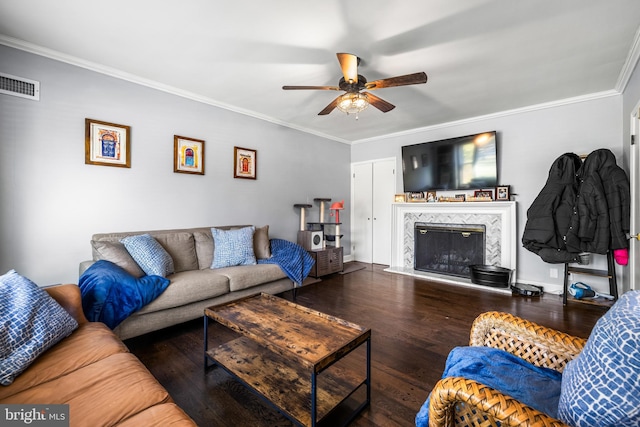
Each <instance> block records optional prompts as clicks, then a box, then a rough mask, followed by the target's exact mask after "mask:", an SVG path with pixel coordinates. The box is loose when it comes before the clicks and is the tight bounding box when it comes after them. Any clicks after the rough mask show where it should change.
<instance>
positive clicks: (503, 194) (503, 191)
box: [496, 185, 511, 202]
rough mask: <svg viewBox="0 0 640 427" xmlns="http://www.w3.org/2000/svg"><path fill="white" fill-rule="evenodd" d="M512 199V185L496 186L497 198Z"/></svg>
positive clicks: (505, 200) (503, 200) (499, 199)
mask: <svg viewBox="0 0 640 427" xmlns="http://www.w3.org/2000/svg"><path fill="white" fill-rule="evenodd" d="M510 199H511V186H509V185H500V186H498V187H496V200H498V201H502V202H508V201H509V200H510Z"/></svg>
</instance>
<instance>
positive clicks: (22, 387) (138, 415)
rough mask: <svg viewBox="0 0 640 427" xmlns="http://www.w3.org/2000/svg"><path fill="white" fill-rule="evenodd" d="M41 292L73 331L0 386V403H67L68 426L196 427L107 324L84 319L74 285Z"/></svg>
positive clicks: (78, 292)
mask: <svg viewBox="0 0 640 427" xmlns="http://www.w3.org/2000/svg"><path fill="white" fill-rule="evenodd" d="M46 290H47V292H49V294H50V295H51V296H52V297H53V298H54V299H55V300H56V301H58V303H59V304H60V305H61V306H62V307H64V308H65V309H66V310H67V311H68V312H69V313H70V314H71V315H72V316H73V317H74V318H75V319H76V320H77V321H78V325H79V326H78V329H76V330H75V331H74V332H73V333H72V334H71V335H70V336H68V337H67V338H65V339H63V340H62V341H60V342H59V343H57V344H56V345H54V346H53V347H51V348H50V349H49V350H47V351H46V352H44V353H43V354H42V355H40V357H38V359H36V360H35V362H33V363H32V364H31V365H30V366H29V368H27V370H25V371H24V372H23V373H22V374H20V375H19V376H18V377H17V378H16V379H15V380H14V382H13V383H12V384H11V385H9V386H5V387H0V403H2V404H22V403H26V404H68V405H69V423H70V425H71V426H90V427H96V426H116V425H117V426H132V427H133V426H136V427H137V426H169V425H170V426H195V425H196V424H195V423H194V422H193V420H191V418H189V416H188V415H187V414H186V413H185V412H184V411H183V410H182V409H180V407H178V406H177V405H176V404H175V403H174V402H173V400H172V399H171V396H169V393H168V392H167V391H166V390H165V389H164V388H163V387H162V386H161V385H160V383H159V382H158V381H157V380H156V379H155V378H154V377H153V375H151V373H150V372H149V371H148V370H147V368H145V366H144V365H143V364H142V362H140V360H138V358H136V357H135V356H134V355H133V354H131V353H129V350H128V349H127V347H126V346H125V345H124V343H123V342H122V341H120V339H119V338H118V337H116V335H114V333H113V332H112V331H111V330H110V329H109V328H107V327H106V326H105V325H104V324H102V323H97V322H88V321H87V319H86V318H85V317H84V314H83V312H82V302H81V297H80V289H79V288H78V287H77V286H76V285H58V286H52V287H49V288H46Z"/></svg>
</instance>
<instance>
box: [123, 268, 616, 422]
mask: <svg viewBox="0 0 640 427" xmlns="http://www.w3.org/2000/svg"><path fill="white" fill-rule="evenodd" d="M282 296H283V297H285V298H287V299H291V298H292V292H290V291H289V292H285V293H284V294H282ZM296 302H297V303H299V304H302V305H305V306H308V307H311V308H313V309H316V310H319V311H322V312H325V313H328V314H332V315H334V316H338V317H341V318H344V319H346V320H349V321H351V322H354V323H357V324H360V325H362V326H366V327H369V328H371V331H372V351H371V353H372V362H371V366H372V392H371V405H370V406H369V407H368V408H366V409H365V410H364V411H363V412H362V413H361V414H360V416H358V417H357V418H356V419H355V421H353V423H352V424H351V425H353V426H412V425H414V417H415V414H416V413H417V411H418V409H419V408H420V406H421V405H422V403H423V401H424V400H425V398H426V397H427V395H428V394H429V391H430V390H431V388H432V387H433V385H434V384H435V383H436V381H437V380H438V379H439V378H440V375H441V373H442V370H443V368H444V363H445V360H446V357H447V355H448V353H449V351H450V350H451V349H452V348H453V347H454V346H461V345H466V344H468V340H469V327H470V326H471V323H472V322H473V319H474V318H475V317H476V316H477V315H478V314H480V313H482V312H485V311H491V310H498V311H505V312H509V313H513V314H515V315H518V316H521V317H524V318H526V319H529V320H531V321H534V322H537V323H539V324H542V325H545V326H549V327H552V328H555V329H559V330H562V331H565V332H567V333H570V334H573V335H577V336H582V337H587V336H588V335H589V333H590V331H591V329H592V328H593V326H594V324H595V322H596V321H597V320H598V319H599V318H600V317H601V316H602V315H603V314H604V309H603V308H601V307H597V306H592V305H586V304H576V303H574V304H570V305H568V306H567V307H563V306H562V298H561V297H560V296H557V295H550V294H545V295H543V296H542V297H534V298H528V297H518V296H511V295H504V294H500V293H496V292H491V291H484V290H477V289H473V288H469V287H463V286H454V285H444V284H438V283H433V282H429V281H426V280H422V279H416V278H413V277H410V276H404V275H399V274H393V273H387V272H385V271H384V266H380V265H373V266H372V265H369V264H366V265H365V269H363V270H359V271H355V272H353V273H349V274H345V275H341V274H334V275H331V276H328V277H325V278H323V280H322V281H321V282H319V283H317V284H313V285H309V286H306V287H304V288H301V289H299V290H298V294H297V300H296ZM126 344H127V346H128V347H129V349H130V350H131V352H132V353H134V354H135V355H136V356H138V357H139V358H140V359H141V360H142V362H143V363H144V364H145V365H146V366H147V367H148V368H149V370H150V371H151V372H152V373H153V374H154V375H155V377H156V378H157V379H158V380H159V381H160V383H162V385H163V386H164V387H165V388H166V389H167V390H168V391H169V393H170V394H171V396H172V397H173V399H174V400H175V401H176V402H177V403H178V405H180V406H181V407H182V408H183V409H184V410H185V411H186V412H187V413H188V414H189V415H190V416H191V417H192V418H193V419H194V420H195V421H196V423H198V425H200V426H234V427H235V426H290V425H292V424H291V422H289V421H288V420H287V419H286V418H285V417H283V416H282V415H280V414H279V413H278V412H277V411H275V410H274V409H272V408H271V407H270V406H269V405H267V404H265V403H264V402H263V401H262V400H261V399H260V398H258V397H256V396H255V395H254V394H253V393H251V392H249V391H248V390H246V389H245V387H244V386H242V385H241V384H240V383H238V382H237V381H235V380H233V379H232V378H231V377H230V376H229V375H228V374H227V373H225V372H224V371H223V370H221V369H213V370H210V371H209V372H207V373H206V374H205V373H204V368H203V363H204V362H203V321H202V320H195V321H192V322H187V323H184V324H182V325H178V326H175V327H172V328H168V329H165V330H162V331H157V332H154V333H150V334H147V335H144V336H141V337H136V338H133V339H130V340H127V341H126Z"/></svg>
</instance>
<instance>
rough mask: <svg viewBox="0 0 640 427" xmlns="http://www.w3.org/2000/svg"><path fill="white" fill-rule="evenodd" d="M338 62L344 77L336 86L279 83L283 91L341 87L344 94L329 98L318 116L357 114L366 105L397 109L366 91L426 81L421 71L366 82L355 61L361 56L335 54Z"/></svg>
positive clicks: (339, 88)
mask: <svg viewBox="0 0 640 427" xmlns="http://www.w3.org/2000/svg"><path fill="white" fill-rule="evenodd" d="M336 55H337V56H338V61H339V62H340V68H342V74H343V75H344V77H342V78H341V79H340V82H339V83H338V86H282V89H284V90H343V91H345V92H346V93H344V94H342V95H340V96H338V97H337V98H336V99H334V100H333V101H331V103H330V104H329V105H327V106H326V107H325V108H324V110H322V111H320V112H319V113H318V115H319V116H324V115H327V114H329V113H330V112H332V111H333V110H334V108H338V109H339V110H340V111H343V112H345V113H347V114H353V113H355V114H356V118H358V116H357V114H358V113H359V112H360V111H362V110H364V109H365V108H367V107H368V106H369V104H371V105H373V106H374V107H376V108H377V109H378V110H380V111H382V112H383V113H386V112H389V111H391V110H393V109H394V108H396V106H395V105H393V104H391V103H389V102H387V101H385V100H384V99H382V98H379V97H377V96H375V95H373V94H371V93H369V92H364V91H365V90H376V89H384V88H387V87H395V86H408V85H416V84H422V83H426V82H427V75H426V74H425V73H424V72H420V73H413V74H407V75H404V76H397V77H390V78H388V79H381V80H374V81H372V82H367V79H365V78H364V77H363V76H361V75H360V74H358V64H359V63H360V58H358V57H357V56H356V55H353V54H351V53H338V54H336Z"/></svg>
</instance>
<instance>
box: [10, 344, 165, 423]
mask: <svg viewBox="0 0 640 427" xmlns="http://www.w3.org/2000/svg"><path fill="white" fill-rule="evenodd" d="M84 351H88V349H85V350H84ZM43 402H46V403H47V404H69V410H70V414H69V417H70V418H71V420H72V423H73V424H74V425H76V424H77V425H86V426H111V425H116V424H118V423H119V422H121V421H124V420H126V419H127V418H129V417H131V416H133V415H135V414H137V413H139V412H141V411H143V410H145V409H147V408H149V407H151V406H154V405H157V404H163V403H167V402H171V397H170V396H169V393H168V392H167V391H166V390H165V389H164V388H163V387H162V386H161V385H160V384H159V383H158V381H157V380H156V379H155V378H154V377H153V375H151V374H150V372H149V371H148V370H147V368H145V367H144V365H143V364H142V362H140V361H139V360H138V359H137V358H136V357H135V356H134V355H133V354H131V353H117V354H113V355H111V356H108V357H105V358H103V359H100V360H98V361H97V362H95V363H92V364H89V365H86V366H83V367H81V368H79V369H76V370H75V371H73V372H70V373H68V374H67V375H64V376H62V377H59V378H56V379H54V380H51V381H48V382H46V383H42V384H40V385H39V386H38V387H32V388H29V389H27V390H23V391H22V392H20V393H17V394H14V395H12V396H9V397H7V398H6V399H3V401H2V403H3V404H12V403H43ZM73 420H77V421H73Z"/></svg>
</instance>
